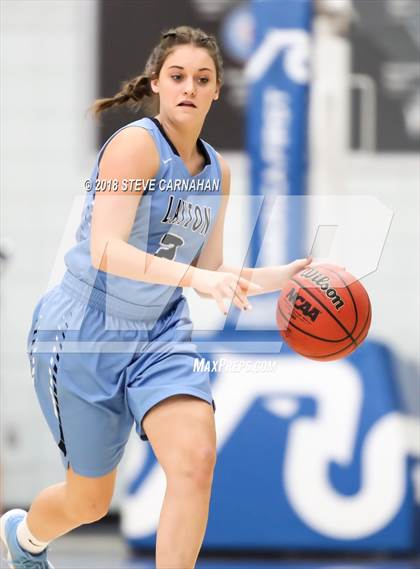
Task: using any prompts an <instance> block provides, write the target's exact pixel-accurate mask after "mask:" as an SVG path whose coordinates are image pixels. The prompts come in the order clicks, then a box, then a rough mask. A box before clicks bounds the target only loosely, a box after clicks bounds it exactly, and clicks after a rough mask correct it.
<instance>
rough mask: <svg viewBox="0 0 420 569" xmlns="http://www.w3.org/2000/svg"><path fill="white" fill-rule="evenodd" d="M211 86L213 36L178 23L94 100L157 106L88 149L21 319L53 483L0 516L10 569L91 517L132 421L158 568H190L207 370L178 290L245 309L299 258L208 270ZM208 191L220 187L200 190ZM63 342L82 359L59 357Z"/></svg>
mask: <svg viewBox="0 0 420 569" xmlns="http://www.w3.org/2000/svg"><path fill="white" fill-rule="evenodd" d="M221 85H222V62H221V57H220V54H219V50H218V47H217V44H216V42H215V40H214V38H213V37H211V36H208V35H206V34H205V33H203V32H202V31H201V30H199V29H192V28H189V27H179V28H176V29H173V30H171V31H169V32H168V33H165V34H164V35H163V36H162V37H161V40H160V43H159V44H158V45H157V46H156V47H155V49H154V50H153V52H152V54H151V55H150V58H149V60H148V62H147V64H146V68H145V72H144V74H143V75H142V76H140V77H136V78H134V79H132V80H131V81H129V82H127V83H126V84H125V85H124V87H123V89H122V91H121V92H120V93H118V94H117V95H116V96H115V97H113V98H111V99H103V100H99V101H97V103H96V104H95V111H96V112H100V111H102V110H104V109H106V108H108V107H111V106H116V105H124V104H127V103H128V104H131V103H134V104H138V103H140V102H141V101H143V98H144V97H147V98H149V100H153V99H154V100H158V102H159V113H158V114H157V115H156V116H155V117H154V118H143V119H141V120H137V121H135V122H132V123H130V124H128V125H126V126H125V127H123V128H122V129H120V130H119V131H117V132H116V133H115V134H114V135H113V136H112V137H111V138H110V139H109V140H108V141H107V142H106V143H105V145H104V146H103V148H102V149H101V151H100V153H99V155H98V159H97V162H96V165H95V168H94V171H93V173H92V177H91V180H90V182H91V184H92V190H91V192H90V193H89V194H88V196H87V199H86V203H85V209H84V212H83V216H82V220H81V224H80V227H79V229H78V232H77V244H76V245H75V246H74V247H73V248H72V249H71V250H70V251H69V252H68V253H67V255H66V258H65V260H66V264H67V269H68V270H67V272H66V274H65V276H64V278H63V281H62V283H61V284H60V285H59V286H57V287H56V288H54V289H52V290H51V291H49V292H48V293H47V294H46V295H45V296H44V297H43V298H42V299H41V300H40V302H39V303H38V305H37V307H36V309H35V312H34V315H33V322H32V326H31V329H30V332H29V336H28V351H29V357H30V360H31V367H32V374H33V377H34V382H35V388H36V392H37V396H38V398H39V401H40V404H41V407H42V411H43V413H44V415H45V417H46V420H47V422H48V424H49V427H50V429H51V431H52V433H53V436H54V438H55V441H56V443H57V445H58V446H59V448H60V451H61V457H62V460H63V464H64V466H65V468H66V478H65V481H64V482H62V483H60V484H56V485H54V486H51V487H49V488H46V489H45V490H44V491H42V492H41V493H40V494H39V495H38V496H37V497H36V498H35V500H34V502H33V503H32V505H31V507H30V510H29V512H28V513H26V512H24V511H22V510H11V511H10V512H8V513H6V514H4V516H3V517H2V520H1V536H2V539H3V541H4V543H5V544H6V547H7V549H8V555H9V559H10V563H11V566H12V567H15V568H18V567H19V568H20V567H28V568H29V567H38V568H48V567H51V564H49V562H48V561H47V556H46V552H47V546H48V544H49V543H50V542H51V541H52V540H54V539H56V538H57V537H59V536H61V535H63V534H65V533H67V532H69V531H70V530H72V529H73V528H76V527H78V526H80V525H82V524H89V523H92V522H95V521H96V520H99V519H101V518H102V517H104V516H105V515H106V513H107V511H108V507H109V503H110V501H111V497H112V493H113V488H114V482H115V476H116V468H117V465H118V463H119V461H120V459H121V456H122V453H123V450H124V446H125V444H126V442H127V439H128V436H129V433H130V430H131V427H132V424H133V421H134V422H135V425H136V428H137V432H138V434H139V435H140V436H141V438H142V439H144V440H147V439H148V440H149V441H150V444H151V445H152V447H153V450H154V452H155V454H156V457H157V460H158V461H159V463H160V464H161V465H162V468H163V470H164V472H165V475H166V480H167V487H166V494H165V498H164V503H163V507H162V511H161V516H160V520H159V527H158V531H157V542H156V564H157V567H158V568H159V569H170V568H174V569H187V568H192V567H194V565H195V563H196V560H197V557H198V553H199V550H200V547H201V543H202V540H203V536H204V532H205V528H206V523H207V515H208V507H209V499H210V491H211V484H212V476H213V468H214V465H215V460H216V436H215V425H214V407H212V404H213V400H212V396H211V389H210V383H209V378H208V374H207V373H206V372H194V371H193V363H194V359H195V358H196V357H198V355H197V352H196V350H195V346H194V345H193V344H192V343H191V331H192V326H191V321H190V319H189V316H188V307H187V304H186V300H185V297H184V296H183V295H182V287H193V288H194V289H195V290H196V291H197V292H198V293H199V294H200V295H203V296H205V297H208V298H210V299H213V300H214V301H215V302H216V304H217V306H218V307H219V309H220V310H222V311H223V312H224V313H226V310H227V308H226V302H227V301H233V303H234V304H235V305H236V306H237V307H238V308H239V309H241V310H246V309H248V308H250V304H249V300H248V297H249V296H250V295H252V294H262V293H265V292H269V291H275V290H279V289H281V288H282V284H283V283H284V282H285V281H286V280H287V279H288V278H290V277H291V276H292V275H293V274H294V273H295V272H297V271H299V270H300V269H302V268H303V267H304V266H305V265H306V264H307V263H308V262H309V260H308V259H303V260H300V261H295V262H294V263H291V264H289V265H285V266H277V267H267V268H259V269H250V268H242V269H240V268H234V267H227V266H225V265H224V264H223V255H222V244H223V225H224V220H225V219H224V218H225V212H226V205H227V196H228V194H229V168H228V166H227V164H226V162H225V161H224V160H223V158H222V157H221V156H220V155H219V154H218V153H217V152H215V150H214V149H213V148H212V146H210V145H209V144H208V143H207V142H204V141H203V140H201V139H200V138H199V134H200V132H201V129H202V127H203V123H204V119H205V118H206V115H207V113H208V111H209V110H210V107H211V105H212V103H213V101H215V100H217V99H218V97H219V93H220V88H221ZM129 180H134V181H136V182H128V181H129ZM176 180H180V181H181V182H178V186H177V184H176ZM129 183H131V185H132V187H131V189H127V185H128V184H129ZM214 183H216V187H217V186H218V184H220V188H219V191H209V190H208V188H209V187H213V188H214V187H215V186H214ZM181 184H184V186H182V185H181ZM185 184H186V185H187V187H188V189H187V190H186V189H185ZM212 184H213V186H212ZM139 185H140V191H138V187H139ZM134 186H136V188H135V190H133V187H134ZM206 188H207V190H206ZM95 189H96V191H95ZM46 345H47V346H49V348H48V349H46V348H45V346H46ZM75 345H77V346H79V347H80V348H83V350H82V349H80V350H74V349H73V351H71V346H75ZM43 346H44V348H43ZM116 346H117V347H116ZM147 515H148V512H139V516H147Z"/></svg>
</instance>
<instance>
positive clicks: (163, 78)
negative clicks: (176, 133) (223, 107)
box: [152, 45, 219, 122]
mask: <svg viewBox="0 0 420 569" xmlns="http://www.w3.org/2000/svg"><path fill="white" fill-rule="evenodd" d="M152 89H153V91H154V92H155V93H159V100H160V113H165V114H167V115H168V116H170V117H172V118H173V119H175V120H177V121H182V122H184V121H193V122H195V121H203V120H204V118H205V116H206V114H207V113H208V111H209V109H210V107H211V104H212V102H213V101H214V100H216V99H217V98H218V97H219V86H218V84H217V81H216V67H215V65H214V61H213V59H212V57H211V56H210V54H209V53H208V51H207V50H206V49H203V48H200V47H195V46H192V45H182V46H178V47H177V48H175V50H174V51H173V52H172V53H171V54H170V55H168V57H167V58H166V60H165V62H164V64H163V66H162V69H161V71H160V74H159V78H158V79H156V80H153V81H152ZM183 101H189V102H190V103H192V104H191V105H190V106H187V105H186V104H183Z"/></svg>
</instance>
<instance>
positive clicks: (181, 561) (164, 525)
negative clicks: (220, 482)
mask: <svg viewBox="0 0 420 569" xmlns="http://www.w3.org/2000/svg"><path fill="white" fill-rule="evenodd" d="M142 425H143V429H144V431H145V433H146V434H147V436H148V439H149V441H150V443H151V445H152V448H153V450H154V452H155V454H156V458H157V460H158V461H159V463H160V464H161V466H162V468H163V470H164V472H165V475H166V481H167V486H166V493H165V498H164V502H163V507H162V511H161V515H160V520H159V528H158V532H157V542H156V566H157V569H171V568H173V569H179V567H183V568H185V569H189V568H193V567H194V566H195V562H196V560H197V557H198V554H199V551H200V548H201V544H202V541H203V538H204V533H205V529H206V525H207V518H208V510H209V501H210V494H211V485H212V480H213V470H214V465H215V462H216V432H215V423H214V412H213V408H212V406H211V405H209V403H207V402H206V401H203V400H201V399H199V398H196V397H191V396H188V395H180V396H174V397H170V398H168V399H165V400H164V401H162V402H160V403H159V404H157V405H155V406H154V407H152V409H151V410H150V411H149V412H148V413H147V414H146V416H145V418H144V419H143V422H142Z"/></svg>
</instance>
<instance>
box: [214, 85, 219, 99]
mask: <svg viewBox="0 0 420 569" xmlns="http://www.w3.org/2000/svg"><path fill="white" fill-rule="evenodd" d="M219 95H220V85H218V86H217V87H216V91H215V93H214V97H213V101H217V99H218V98H219Z"/></svg>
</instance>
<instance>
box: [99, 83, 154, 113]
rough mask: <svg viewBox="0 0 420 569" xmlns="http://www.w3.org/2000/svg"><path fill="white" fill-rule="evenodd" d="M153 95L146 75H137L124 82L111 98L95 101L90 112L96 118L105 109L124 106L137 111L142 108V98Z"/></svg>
mask: <svg viewBox="0 0 420 569" xmlns="http://www.w3.org/2000/svg"><path fill="white" fill-rule="evenodd" d="M153 95H154V93H153V91H152V88H151V86H150V78H149V77H148V76H147V75H138V76H137V77H133V79H130V80H129V81H125V82H124V83H123V84H122V85H121V91H119V92H118V93H116V94H115V95H114V96H113V97H109V98H105V99H97V100H96V101H95V102H94V103H93V105H92V106H91V108H90V110H91V112H92V113H93V114H94V115H95V116H98V115H99V114H100V113H101V112H102V111H105V110H106V109H110V108H111V107H115V106H119V105H125V106H128V107H130V108H132V109H133V110H136V111H137V110H139V108H140V107H141V106H142V101H143V98H144V97H152V96H153Z"/></svg>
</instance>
